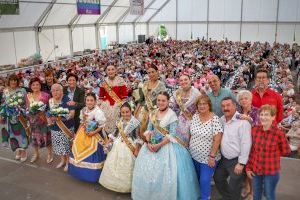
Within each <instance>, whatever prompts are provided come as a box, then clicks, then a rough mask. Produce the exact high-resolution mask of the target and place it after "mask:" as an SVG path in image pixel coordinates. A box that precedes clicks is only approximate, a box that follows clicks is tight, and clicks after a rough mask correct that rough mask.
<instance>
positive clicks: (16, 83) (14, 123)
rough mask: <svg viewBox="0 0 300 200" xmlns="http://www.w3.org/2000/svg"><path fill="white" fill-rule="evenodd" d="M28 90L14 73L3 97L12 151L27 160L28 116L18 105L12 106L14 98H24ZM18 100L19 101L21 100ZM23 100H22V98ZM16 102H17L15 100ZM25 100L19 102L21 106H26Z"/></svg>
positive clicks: (17, 157) (19, 158) (19, 157)
mask: <svg viewBox="0 0 300 200" xmlns="http://www.w3.org/2000/svg"><path fill="white" fill-rule="evenodd" d="M25 96H26V91H25V89H23V88H20V79H19V78H18V76H17V75H15V74H13V75H11V76H9V78H8V86H7V88H5V89H4V91H3V99H4V100H5V104H6V105H7V109H6V120H7V126H8V136H7V137H8V138H9V143H10V147H11V149H12V151H15V152H16V160H20V161H21V162H25V161H26V160H27V153H26V149H27V148H28V144H29V140H28V135H29V127H28V126H27V122H26V118H25V116H24V115H23V114H22V112H20V109H19V108H18V106H11V105H12V104H14V103H12V102H11V101H12V99H16V97H17V98H18V99H19V100H20V99H24V98H25ZM19 100H18V101H19ZM20 101H21V100H20ZM15 103H16V102H15ZM24 105H25V101H23V102H22V103H19V107H24Z"/></svg>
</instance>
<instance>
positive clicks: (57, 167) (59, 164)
mask: <svg viewBox="0 0 300 200" xmlns="http://www.w3.org/2000/svg"><path fill="white" fill-rule="evenodd" d="M63 166H65V162H62V161H61V162H60V163H58V165H56V169H59V168H61V167H63Z"/></svg>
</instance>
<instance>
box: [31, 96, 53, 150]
mask: <svg viewBox="0 0 300 200" xmlns="http://www.w3.org/2000/svg"><path fill="white" fill-rule="evenodd" d="M49 98H50V95H49V94H48V93H46V92H41V95H40V97H39V99H38V101H41V102H43V103H44V104H45V105H47V104H48V102H49ZM33 101H34V99H33V98H32V96H31V93H29V94H27V107H28V108H29V104H30V103H31V102H33ZM29 123H30V129H31V138H30V143H31V145H32V146H34V147H39V148H42V147H46V146H49V145H51V133H50V130H49V129H48V127H47V120H46V116H45V112H39V113H37V114H35V115H31V114H29Z"/></svg>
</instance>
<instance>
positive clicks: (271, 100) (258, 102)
mask: <svg viewBox="0 0 300 200" xmlns="http://www.w3.org/2000/svg"><path fill="white" fill-rule="evenodd" d="M269 79H270V76H269V73H268V71H267V70H266V69H263V68H262V69H258V70H257V72H256V76H255V88H254V89H253V90H252V95H253V99H252V105H253V106H254V107H257V108H260V107H261V106H262V105H265V104H269V105H271V106H274V107H275V108H276V110H277V114H276V121H277V123H279V122H281V121H282V119H283V101H282V97H281V95H280V94H279V93H277V92H275V91H274V90H272V89H271V88H270V87H269V83H270V80H269Z"/></svg>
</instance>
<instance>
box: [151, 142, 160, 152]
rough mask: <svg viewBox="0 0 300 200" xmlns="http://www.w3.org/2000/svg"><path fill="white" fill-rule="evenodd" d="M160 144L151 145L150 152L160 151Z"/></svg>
mask: <svg viewBox="0 0 300 200" xmlns="http://www.w3.org/2000/svg"><path fill="white" fill-rule="evenodd" d="M160 147H161V146H160V144H153V145H152V150H153V152H157V151H158V150H159V149H160Z"/></svg>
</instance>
